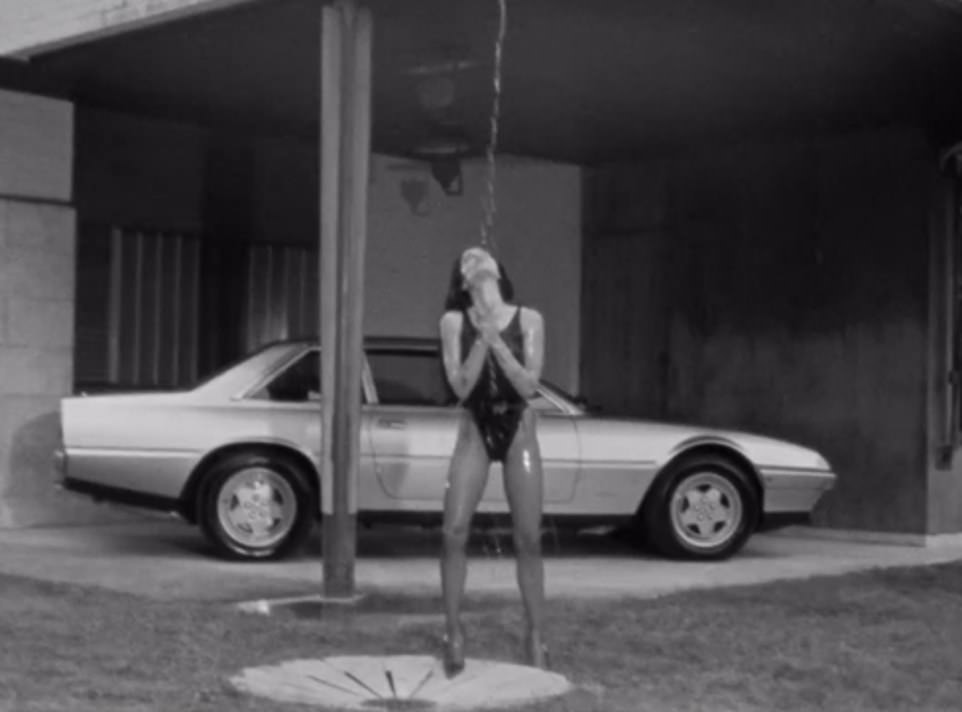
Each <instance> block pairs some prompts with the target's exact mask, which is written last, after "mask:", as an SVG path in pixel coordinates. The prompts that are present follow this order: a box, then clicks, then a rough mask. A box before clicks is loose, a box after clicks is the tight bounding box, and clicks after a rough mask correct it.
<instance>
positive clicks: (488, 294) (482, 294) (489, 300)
mask: <svg viewBox="0 0 962 712" xmlns="http://www.w3.org/2000/svg"><path fill="white" fill-rule="evenodd" d="M471 301H472V303H473V304H474V308H475V309H476V310H477V311H478V312H480V313H481V314H492V313H494V312H496V311H497V310H498V309H500V308H501V307H502V306H503V305H504V300H503V299H502V298H501V289H500V287H499V286H498V283H497V282H496V281H494V280H491V279H486V280H484V281H483V282H482V283H481V284H479V285H477V286H476V287H474V288H473V289H472V290H471Z"/></svg>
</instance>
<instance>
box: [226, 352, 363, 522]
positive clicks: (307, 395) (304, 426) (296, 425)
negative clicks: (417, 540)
mask: <svg viewBox="0 0 962 712" xmlns="http://www.w3.org/2000/svg"><path fill="white" fill-rule="evenodd" d="M244 403H245V405H246V408H247V409H248V412H249V415H254V413H255V412H256V413H257V419H256V421H251V427H252V428H256V430H251V432H250V435H249V437H250V438H256V439H260V440H264V441H267V442H276V443H281V444H288V445H293V446H295V447H296V448H297V449H299V450H300V451H301V452H304V453H305V454H309V455H310V458H311V460H313V462H314V463H315V465H316V466H317V467H318V468H320V464H321V457H322V446H323V443H322V434H321V431H322V418H321V408H322V404H323V399H322V396H321V383H320V349H317V348H311V349H306V350H304V351H303V352H301V353H298V354H297V355H296V356H295V357H294V358H292V359H291V360H290V361H288V362H287V363H285V364H284V365H283V366H281V367H280V368H279V369H278V370H277V371H276V372H275V373H273V374H271V375H270V376H269V377H268V378H267V379H266V380H265V382H264V383H263V384H262V385H261V386H260V387H258V388H257V389H256V390H255V391H254V392H253V393H251V394H250V395H249V396H248V397H247V398H246V399H245V401H244ZM370 431H371V423H370V421H369V419H368V417H367V416H366V414H363V409H362V417H361V434H360V435H361V451H360V455H361V458H360V462H359V466H358V502H359V504H360V506H363V502H364V500H365V492H367V491H368V490H369V489H370V487H371V486H372V485H374V482H375V477H374V464H375V463H374V453H373V451H372V449H371V436H370ZM374 486H376V485H374Z"/></svg>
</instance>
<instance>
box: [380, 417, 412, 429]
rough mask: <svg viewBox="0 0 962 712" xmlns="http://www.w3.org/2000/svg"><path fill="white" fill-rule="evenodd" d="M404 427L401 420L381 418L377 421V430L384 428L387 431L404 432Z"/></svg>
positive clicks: (404, 424)
mask: <svg viewBox="0 0 962 712" xmlns="http://www.w3.org/2000/svg"><path fill="white" fill-rule="evenodd" d="M406 425H407V424H406V423H405V422H404V421H403V420H396V419H394V418H381V419H379V420H378V421H377V426H378V427H379V428H385V429H387V430H404V428H405V427H406Z"/></svg>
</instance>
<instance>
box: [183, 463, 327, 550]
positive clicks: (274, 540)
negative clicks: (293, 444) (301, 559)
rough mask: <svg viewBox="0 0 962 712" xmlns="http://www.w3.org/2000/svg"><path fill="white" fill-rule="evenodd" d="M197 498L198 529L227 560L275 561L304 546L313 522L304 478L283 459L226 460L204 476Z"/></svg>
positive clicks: (295, 467) (299, 471) (308, 490)
mask: <svg viewBox="0 0 962 712" xmlns="http://www.w3.org/2000/svg"><path fill="white" fill-rule="evenodd" d="M198 496H199V501H198V506H197V511H198V512H200V517H199V523H200V527H201V530H202V531H203V532H204V535H205V536H206V537H207V539H208V540H209V541H210V542H211V543H212V544H213V545H214V547H215V548H216V549H217V552H218V553H219V554H220V555H222V556H225V557H227V558H232V559H248V560H255V559H261V560H263V559H278V558H281V557H283V556H285V555H286V554H288V553H290V552H291V551H293V550H295V549H297V548H298V547H300V546H301V545H302V544H303V543H304V540H305V539H306V538H307V537H308V535H309V534H310V531H311V526H312V524H313V520H314V518H313V516H312V512H311V506H310V502H311V499H312V498H311V490H310V488H309V486H308V485H307V480H306V477H305V475H304V473H303V472H302V470H301V468H300V466H299V465H298V464H297V463H296V462H293V461H292V460H290V458H285V457H283V456H278V455H265V454H259V453H245V454H239V455H233V456H231V457H228V458H226V459H225V460H222V461H221V462H219V463H217V464H216V465H215V466H214V467H213V468H212V469H211V470H210V472H208V474H207V476H206V477H205V478H204V481H203V484H202V485H201V488H200V492H199V495H198Z"/></svg>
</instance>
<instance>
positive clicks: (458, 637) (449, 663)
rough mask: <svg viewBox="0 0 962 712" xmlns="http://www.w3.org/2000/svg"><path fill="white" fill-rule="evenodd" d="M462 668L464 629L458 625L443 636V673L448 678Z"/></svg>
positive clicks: (459, 671)
mask: <svg viewBox="0 0 962 712" xmlns="http://www.w3.org/2000/svg"><path fill="white" fill-rule="evenodd" d="M463 670H464V630H463V629H462V628H461V627H460V626H459V627H458V629H457V630H456V631H454V632H451V631H449V632H448V634H447V635H445V636H444V674H445V675H446V676H447V677H448V678H452V677H454V676H455V675H458V674H459V673H461V671H463Z"/></svg>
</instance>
